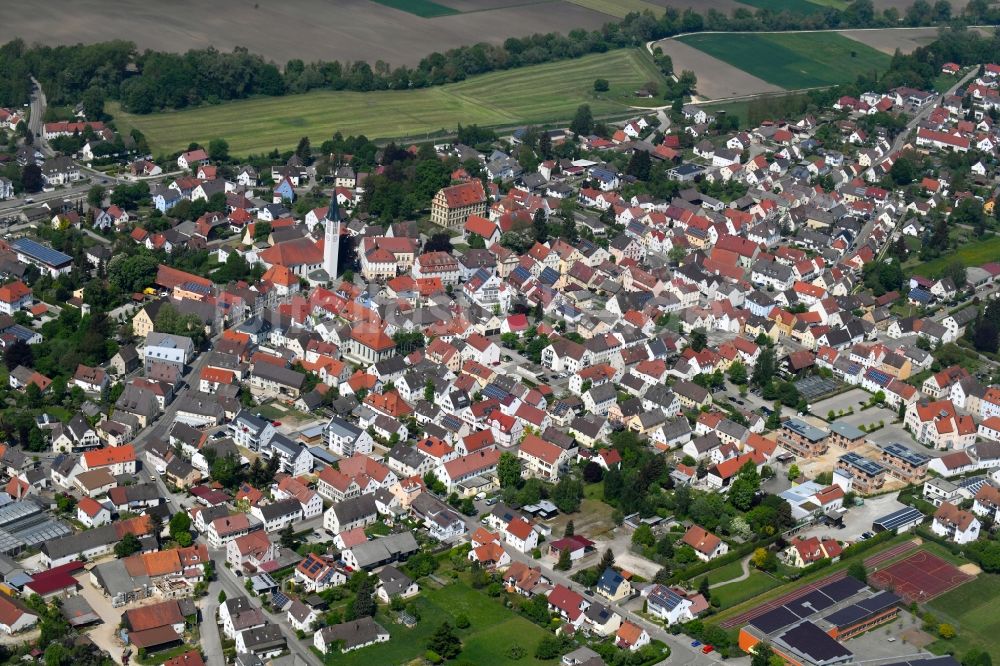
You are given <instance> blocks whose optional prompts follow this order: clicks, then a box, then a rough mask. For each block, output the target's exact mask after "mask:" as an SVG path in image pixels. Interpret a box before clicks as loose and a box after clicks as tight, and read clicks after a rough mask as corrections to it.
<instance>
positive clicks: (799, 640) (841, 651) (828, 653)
mask: <svg viewBox="0 0 1000 666" xmlns="http://www.w3.org/2000/svg"><path fill="white" fill-rule="evenodd" d="M780 638H781V640H782V641H784V643H785V644H786V645H788V646H789V647H791V648H793V649H795V650H797V651H798V652H800V653H802V654H805V655H808V656H809V657H810V658H811V659H812V661H815V662H817V663H820V662H825V661H831V660H835V659H839V658H843V657H849V656H851V654H852V653H851V651H850V650H848V649H847V648H846V647H844V646H843V645H841V644H840V643H838V642H837V641H835V640H834V639H833V638H831V637H830V636H829V635H828V634H827V633H826V632H825V631H823V630H822V629H820V628H819V627H817V626H816V625H815V624H813V623H812V622H808V621H806V622H803V623H802V624H800V625H798V626H795V627H792V628H791V629H789V630H788V631H786V632H785V633H784V634H782V635H781V637H780Z"/></svg>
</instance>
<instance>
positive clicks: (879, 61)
mask: <svg viewBox="0 0 1000 666" xmlns="http://www.w3.org/2000/svg"><path fill="white" fill-rule="evenodd" d="M678 39H679V40H680V41H682V42H684V43H685V44H688V45H690V46H693V47H695V48H697V49H699V50H701V51H704V52H705V53H707V54H709V55H711V56H713V57H715V58H718V59H719V60H722V61H723V62H727V63H729V64H730V65H733V66H734V67H738V68H739V69H742V70H743V71H745V72H747V73H748V74H752V75H753V76H756V77H758V78H760V79H762V80H764V81H767V82H768V83H772V84H774V85H776V86H781V87H782V88H786V89H788V90H795V89H799V88H811V87H815V86H827V85H835V84H839V83H849V82H852V81H854V80H855V79H857V77H858V75H859V74H871V73H881V72H883V71H885V70H886V69H888V67H889V61H890V56H888V55H886V54H884V53H881V52H879V51H876V50H875V49H873V48H871V47H869V46H865V45H864V44H861V43H860V42H856V41H854V40H852V39H848V38H847V37H844V36H843V35H839V34H837V33H833V32H821V33H766V34H737V35H726V34H703V35H687V36H684V37H679V38H678Z"/></svg>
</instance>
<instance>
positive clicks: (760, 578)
mask: <svg viewBox="0 0 1000 666" xmlns="http://www.w3.org/2000/svg"><path fill="white" fill-rule="evenodd" d="M710 580H711V579H710ZM780 585H782V582H781V581H780V580H777V579H775V578H771V576H769V575H767V574H766V573H764V572H763V571H758V570H757V569H750V577H749V578H747V579H746V580H741V581H739V582H737V583H730V584H729V585H723V586H721V587H716V588H714V589H713V590H712V592H711V594H712V600H713V601H718V602H719V607H720V608H721V609H723V610H725V609H726V608H732V607H733V606H735V605H737V604H741V603H743V602H744V601H747V600H748V599H753V598H754V597H756V596H757V595H759V594H763V593H764V592H767V591H768V590H773V589H774V588H776V587H779V586H780Z"/></svg>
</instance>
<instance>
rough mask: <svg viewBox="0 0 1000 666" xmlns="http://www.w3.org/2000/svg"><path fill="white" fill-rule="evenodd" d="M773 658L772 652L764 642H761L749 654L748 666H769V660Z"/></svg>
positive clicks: (769, 646)
mask: <svg viewBox="0 0 1000 666" xmlns="http://www.w3.org/2000/svg"><path fill="white" fill-rule="evenodd" d="M772 657H774V650H772V649H771V645H770V644H769V643H767V642H766V641H761V642H760V643H757V645H755V646H754V647H753V650H752V651H751V652H750V666H771V658H772Z"/></svg>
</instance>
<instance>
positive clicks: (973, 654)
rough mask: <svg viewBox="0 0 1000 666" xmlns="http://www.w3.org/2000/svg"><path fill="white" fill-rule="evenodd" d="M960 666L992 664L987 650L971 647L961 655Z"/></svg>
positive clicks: (988, 665)
mask: <svg viewBox="0 0 1000 666" xmlns="http://www.w3.org/2000/svg"><path fill="white" fill-rule="evenodd" d="M962 666H993V660H992V659H991V658H990V653H989V652H984V651H983V650H979V649H976V648H973V649H972V650H969V651H968V652H966V653H965V654H964V655H962Z"/></svg>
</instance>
